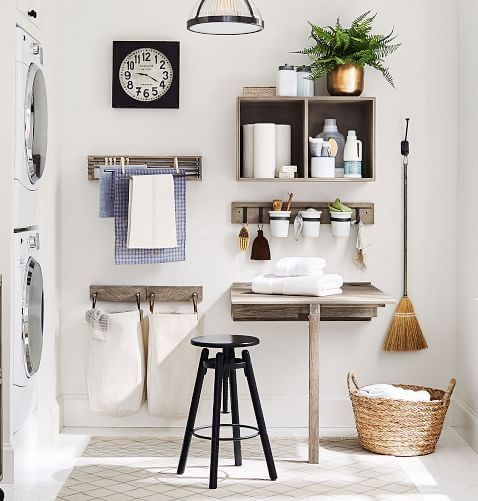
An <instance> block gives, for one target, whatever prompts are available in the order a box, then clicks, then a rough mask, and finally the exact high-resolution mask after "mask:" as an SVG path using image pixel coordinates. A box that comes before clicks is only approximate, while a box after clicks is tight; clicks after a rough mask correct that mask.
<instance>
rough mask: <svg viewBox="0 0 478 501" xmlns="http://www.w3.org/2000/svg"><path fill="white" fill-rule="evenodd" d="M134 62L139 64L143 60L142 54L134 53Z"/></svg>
mask: <svg viewBox="0 0 478 501" xmlns="http://www.w3.org/2000/svg"><path fill="white" fill-rule="evenodd" d="M134 62H135V63H138V64H139V63H140V62H141V56H140V55H139V54H135V55H134ZM133 64H134V63H133Z"/></svg>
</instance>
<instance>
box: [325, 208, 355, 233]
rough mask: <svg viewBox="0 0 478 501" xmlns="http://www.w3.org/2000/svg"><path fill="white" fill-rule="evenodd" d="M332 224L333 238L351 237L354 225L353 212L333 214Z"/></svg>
mask: <svg viewBox="0 0 478 501" xmlns="http://www.w3.org/2000/svg"><path fill="white" fill-rule="evenodd" d="M330 224H331V226H332V236H334V237H337V238H347V237H348V236H349V235H350V226H351V224H352V213H351V212H331V213H330Z"/></svg>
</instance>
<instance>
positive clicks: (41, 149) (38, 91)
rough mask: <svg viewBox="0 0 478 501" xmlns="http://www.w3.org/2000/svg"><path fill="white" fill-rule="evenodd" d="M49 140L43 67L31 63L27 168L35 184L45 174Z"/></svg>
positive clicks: (26, 110) (28, 98)
mask: <svg viewBox="0 0 478 501" xmlns="http://www.w3.org/2000/svg"><path fill="white" fill-rule="evenodd" d="M47 142H48V107H47V95H46V84H45V78H44V76H43V72H42V70H41V68H39V67H38V66H37V65H36V64H31V65H30V68H29V70H28V75H27V84H26V93H25V152H26V163H27V165H26V168H27V174H28V178H29V180H30V182H31V183H32V184H33V185H34V184H35V183H37V182H38V181H39V180H40V179H41V177H42V176H43V172H44V170H45V162H46V152H47Z"/></svg>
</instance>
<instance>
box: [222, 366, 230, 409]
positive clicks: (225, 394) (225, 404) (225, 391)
mask: <svg viewBox="0 0 478 501" xmlns="http://www.w3.org/2000/svg"><path fill="white" fill-rule="evenodd" d="M228 379H229V377H228V374H227V373H225V374H224V379H223V381H222V413H223V414H229V381H228Z"/></svg>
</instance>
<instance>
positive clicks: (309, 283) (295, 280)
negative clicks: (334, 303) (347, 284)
mask: <svg viewBox="0 0 478 501" xmlns="http://www.w3.org/2000/svg"><path fill="white" fill-rule="evenodd" d="M283 280H284V281H283V283H282V293H283V294H285V295H287V296H319V297H320V296H324V295H331V294H330V291H336V290H340V288H341V287H342V285H343V284H344V280H343V278H342V277H341V276H340V275H312V276H307V277H285V278H284V279H283ZM341 293H342V291H340V292H339V294H341Z"/></svg>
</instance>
